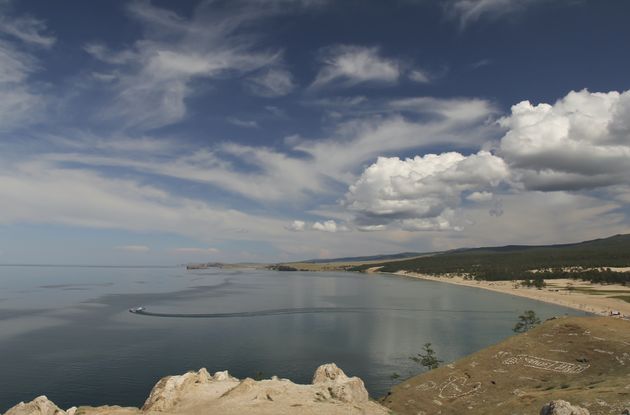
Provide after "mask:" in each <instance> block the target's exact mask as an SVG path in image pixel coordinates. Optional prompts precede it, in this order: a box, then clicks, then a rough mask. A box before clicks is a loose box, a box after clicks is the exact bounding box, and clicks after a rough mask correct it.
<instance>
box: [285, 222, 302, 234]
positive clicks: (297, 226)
mask: <svg viewBox="0 0 630 415" xmlns="http://www.w3.org/2000/svg"><path fill="white" fill-rule="evenodd" d="M286 228H287V229H288V230H290V231H294V232H302V231H303V230H305V229H306V222H304V221H303V220H294V221H293V222H291V223H290V224H289V225H287V226H286Z"/></svg>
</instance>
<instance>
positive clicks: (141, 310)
mask: <svg viewBox="0 0 630 415" xmlns="http://www.w3.org/2000/svg"><path fill="white" fill-rule="evenodd" d="M129 311H130V312H131V313H133V314H138V315H141V316H147V317H171V318H234V317H264V316H279V315H294V314H326V313H331V314H332V313H334V314H338V313H374V312H380V311H413V312H423V311H426V312H431V313H435V312H442V313H484V314H488V313H490V314H508V313H509V314H514V311H513V310H505V311H486V310H435V309H429V308H426V309H420V308H385V307H307V308H276V309H270V310H259V311H240V312H235V313H200V314H196V313H192V314H184V313H156V312H152V311H147V309H146V308H145V307H137V308H133V309H130V310H129Z"/></svg>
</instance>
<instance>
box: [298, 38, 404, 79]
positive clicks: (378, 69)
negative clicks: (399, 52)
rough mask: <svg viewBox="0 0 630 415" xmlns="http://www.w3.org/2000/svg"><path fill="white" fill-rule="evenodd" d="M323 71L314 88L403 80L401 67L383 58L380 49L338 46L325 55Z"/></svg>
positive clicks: (323, 57)
mask: <svg viewBox="0 0 630 415" xmlns="http://www.w3.org/2000/svg"><path fill="white" fill-rule="evenodd" d="M321 61H322V68H321V69H320V70H319V72H318V74H317V76H316V77H315V81H313V83H312V84H311V87H312V88H319V87H323V86H325V85H327V84H331V83H339V84H341V85H356V84H360V83H365V82H380V83H395V82H397V81H398V78H399V77H400V73H401V68H400V64H399V63H398V62H397V61H396V60H394V59H390V58H386V57H383V56H381V54H380V51H379V49H378V48H376V47H364V46H354V45H338V46H334V47H330V48H326V49H324V50H323V51H321Z"/></svg>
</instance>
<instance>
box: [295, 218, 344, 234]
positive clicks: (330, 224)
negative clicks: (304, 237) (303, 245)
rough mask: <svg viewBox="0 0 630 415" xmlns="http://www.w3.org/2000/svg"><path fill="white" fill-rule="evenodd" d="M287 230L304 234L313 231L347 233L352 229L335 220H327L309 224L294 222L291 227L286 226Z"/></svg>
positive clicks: (300, 221)
mask: <svg viewBox="0 0 630 415" xmlns="http://www.w3.org/2000/svg"><path fill="white" fill-rule="evenodd" d="M286 229H288V230H291V231H294V232H303V231H306V230H312V231H320V232H329V233H335V232H347V231H349V230H350V229H349V228H348V227H347V226H346V225H343V224H340V223H337V222H336V221H334V220H332V219H331V220H326V221H321V222H312V223H307V222H305V221H302V220H294V221H293V222H291V223H290V224H289V225H287V226H286Z"/></svg>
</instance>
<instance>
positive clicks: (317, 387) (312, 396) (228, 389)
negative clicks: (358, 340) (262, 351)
mask: <svg viewBox="0 0 630 415" xmlns="http://www.w3.org/2000/svg"><path fill="white" fill-rule="evenodd" d="M297 413H299V414H304V415H319V414H322V415H324V414H326V415H329V414H330V415H336V414H338V415H342V414H343V415H346V414H350V415H351V414H357V415H358V414H362V415H386V414H388V413H389V411H388V410H387V409H386V408H384V407H382V406H381V405H379V404H377V403H375V402H373V401H370V399H369V397H368V393H367V390H366V389H365V385H364V384H363V381H362V380H361V379H359V378H357V377H348V376H347V375H346V374H345V373H344V372H343V371H342V370H341V369H340V368H339V367H337V365H335V364H334V363H331V364H326V365H322V366H320V367H319V368H317V370H316V371H315V375H314V376H313V383H312V384H311V385H298V384H295V383H293V382H291V381H290V380H288V379H279V378H277V377H275V376H274V377H272V378H271V379H265V380H260V381H255V380H253V379H249V378H247V379H244V380H239V379H237V378H235V377H232V376H230V374H229V373H228V372H227V371H225V372H216V373H215V374H214V375H211V374H210V373H209V372H208V371H207V370H206V369H200V370H199V371H197V372H188V373H185V374H183V375H179V376H168V377H165V378H163V379H161V380H160V381H159V382H158V383H157V384H156V385H155V386H154V387H153V390H152V391H151V393H150V395H149V397H148V398H147V400H146V402H145V403H144V405H143V406H142V408H141V409H138V408H121V407H110V406H108V407H98V408H91V407H79V408H72V409H71V410H68V411H67V412H66V411H62V410H61V409H59V408H57V407H56V406H55V405H54V404H53V403H52V402H50V401H49V400H48V399H46V398H45V397H39V398H37V399H35V400H34V401H32V402H29V403H27V404H25V403H20V404H19V405H17V406H15V407H13V408H12V409H10V410H9V412H7V413H6V414H5V415H106V414H107V415H201V414H222V415H240V414H254V415H272V414H273V415H283V414H286V415H289V414H297Z"/></svg>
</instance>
